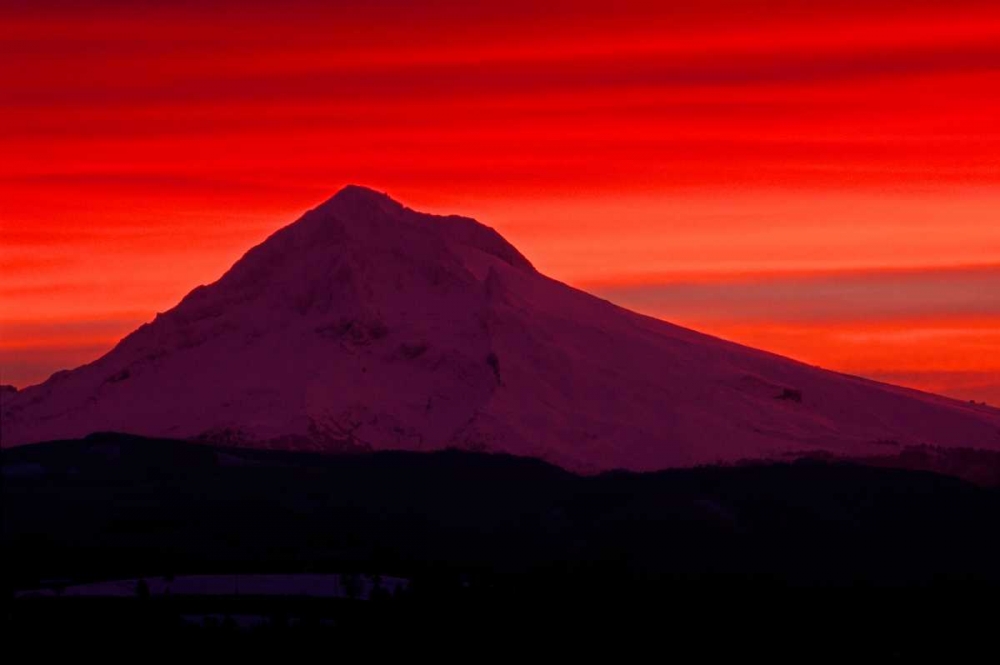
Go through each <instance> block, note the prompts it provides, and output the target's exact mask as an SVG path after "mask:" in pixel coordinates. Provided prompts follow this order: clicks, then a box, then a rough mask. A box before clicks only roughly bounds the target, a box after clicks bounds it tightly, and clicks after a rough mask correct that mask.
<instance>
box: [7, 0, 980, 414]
mask: <svg viewBox="0 0 1000 665" xmlns="http://www.w3.org/2000/svg"><path fill="white" fill-rule="evenodd" d="M542 4H544V8H539V7H538V6H536V5H542ZM209 5H210V6H209ZM612 6H613V7H614V9H613V11H612ZM0 57H2V60H3V62H4V66H3V67H2V68H0V157H2V158H0V275H2V280H0V382H3V383H13V384H15V385H20V386H23V385H27V384H30V383H34V382H37V381H40V380H42V379H44V378H45V377H47V376H48V374H50V373H51V372H52V371H54V370H56V369H61V368H63V367H67V366H75V365H77V364H80V363H82V362H85V361H88V360H92V359H94V358H95V357H97V356H98V355H100V354H101V353H102V352H103V351H105V350H107V349H108V348H109V347H110V346H111V345H112V344H113V343H114V342H115V341H116V340H117V339H118V338H120V337H121V336H122V335H124V334H126V333H127V332H129V331H130V330H131V329H132V328H134V327H135V326H136V325H138V324H139V323H141V322H143V321H146V320H149V319H150V318H151V317H152V316H153V314H154V313H155V312H156V311H163V310H165V309H167V308H169V307H171V306H173V305H174V304H176V302H177V301H178V300H179V299H180V298H181V297H182V296H183V295H184V294H185V293H186V292H187V291H188V290H190V289H191V288H192V287H193V286H195V285H197V284H200V283H205V282H209V281H212V280H214V279H216V278H217V277H218V276H219V275H221V273H222V272H223V271H225V269H226V268H228V266H229V265H231V264H232V263H233V261H235V260H236V259H237V258H238V257H239V256H240V255H241V254H242V252H243V251H245V250H246V249H247V248H248V247H249V246H251V245H252V244H255V243H257V242H259V241H260V240H262V239H263V238H264V237H266V236H267V235H268V234H269V233H270V232H271V231H273V230H274V229H275V228H277V227H278V226H281V225H283V224H285V223H288V222H290V221H292V220H293V219H295V218H296V217H297V216H298V215H299V214H300V213H301V212H302V211H304V210H305V209H307V208H309V207H311V206H313V205H315V204H316V203H318V202H319V201H321V200H323V199H325V198H327V197H328V196H329V195H331V194H332V193H333V192H334V191H335V190H336V189H338V188H339V187H340V186H342V185H344V184H346V183H350V182H354V183H359V184H365V185H369V186H372V187H375V188H377V189H380V190H383V191H387V192H388V193H390V194H391V195H392V196H394V197H395V198H397V199H400V200H401V201H403V202H404V203H406V204H408V205H410V206H412V207H415V208H417V209H421V210H430V211H437V212H456V213H462V214H467V215H471V216H474V217H476V218H478V219H480V220H482V221H484V222H486V223H488V224H490V225H492V226H494V227H496V228H497V229H498V230H499V231H500V232H501V233H503V234H504V235H505V236H506V237H507V238H508V239H509V240H511V241H512V242H513V243H514V244H515V245H516V246H518V247H519V248H520V249H521V250H522V251H523V252H524V253H525V254H526V255H528V256H529V258H531V260H532V261H533V262H534V263H535V264H536V265H537V266H538V267H539V268H540V269H541V270H542V271H544V272H546V273H548V274H550V275H552V276H554V277H557V278H559V279H562V280H564V281H567V282H569V283H571V284H574V285H577V286H580V287H583V288H586V289H588V290H591V291H594V292H596V293H598V294H600V295H603V296H604V297H607V298H610V299H612V300H614V301H616V302H619V303H621V304H623V305H626V306H628V307H631V308H634V309H639V310H641V311H644V312H647V313H651V314H654V315H657V316H661V317H663V318H667V319H669V320H672V321H674V322H677V323H681V324H684V325H689V326H692V327H695V328H698V329H701V330H704V331H707V332H711V333H714V334H718V335H721V336H724V337H728V338H731V339H735V340H737V341H741V342H745V343H748V344H752V345H755V346H760V347H763V348H767V349H770V350H774V351H777V352H780V353H784V354H787V355H791V356H793V357H797V358H800V359H802V360H805V361H807V362H810V363H815V364H819V365H823V366H826V367H829V368H833V369H839V370H843V371H848V372H852V373H859V374H864V375H867V376H872V377H875V378H880V379H885V380H891V381H894V382H899V383H904V384H907V385H912V386H916V387H921V388H926V389H930V390H935V391H940V392H945V393H948V394H951V395H954V396H957V397H961V398H965V399H977V400H987V401H990V402H992V403H995V404H997V403H1000V186H998V185H1000V4H997V3H996V2H982V3H976V2H961V1H957V2H948V3H942V2H921V1H909V2H897V1H890V0H869V1H867V2H860V1H858V2H855V1H851V0H842V1H836V2H835V1H832V0H817V1H815V2H763V1H755V0H750V1H745V2H732V1H727V0H709V1H700V2H696V3H694V2H685V3H679V2H678V3H670V2H663V1H661V2H624V3H623V2H616V3H607V2H591V1H590V0H577V1H576V2H547V3H536V2H522V1H515V2H503V3H491V4H489V5H488V6H486V3H469V2H453V1H442V2H425V3H419V2H379V1H377V0H371V1H369V2H365V3H336V2H324V3H318V2H317V3H304V2H300V1H297V0H286V1H284V2H280V3H278V2H275V3H262V2H253V1H250V2H223V3H203V2H189V1H175V2H162V3H133V2H119V1H111V2H100V1H95V2H69V1H66V2H45V1H41V2H39V1H34V2H26V1H11V0H3V2H2V3H0Z"/></svg>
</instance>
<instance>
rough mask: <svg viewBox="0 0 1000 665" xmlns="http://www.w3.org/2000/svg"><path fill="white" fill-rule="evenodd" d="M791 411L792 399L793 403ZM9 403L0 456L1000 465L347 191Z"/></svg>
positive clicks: (833, 377)
mask: <svg viewBox="0 0 1000 665" xmlns="http://www.w3.org/2000/svg"><path fill="white" fill-rule="evenodd" d="M782 396H784V398H782ZM0 399H2V443H3V445H5V446H7V445H17V444H23V443H30V442H34V441H42V440H49V439H56V438H75V437H80V436H84V435H86V434H88V433H90V432H93V431H108V430H115V431H124V432H131V433H136V434H144V435H150V436H164V437H174V438H201V439H207V440H213V441H223V442H230V443H238V444H241V445H252V446H261V447H294V448H310V449H312V448H315V449H324V450H359V449H385V448H400V449H411V450H430V449H435V448H442V447H447V446H457V447H462V448H471V449H479V450H497V451H507V452H512V453H516V454H522V455H531V456H536V457H541V458H544V459H546V460H549V461H552V462H555V463H557V464H560V465H562V466H565V467H567V468H570V469H575V470H583V471H593V470H597V469H604V468H612V467H625V468H630V469H637V470H643V469H654V468H663V467H668V466H676V465H691V464H697V463H704V462H713V461H718V460H736V459H742V458H754V457H762V456H768V457H770V456H779V455H786V454H792V455H795V454H800V453H804V452H813V451H817V450H825V451H829V452H832V453H836V454H842V455H850V456H859V455H862V456H863V455H883V454H885V453H886V452H892V450H894V449H898V448H901V447H903V446H908V445H919V444H928V445H934V446H943V447H969V448H984V449H991V450H1000V411H997V410H994V409H990V408H988V407H984V406H977V405H971V404H966V403H962V402H957V401H954V400H950V399H946V398H943V397H938V396H934V395H929V394H925V393H920V392H917V391H912V390H907V389H903V388H898V387H894V386H889V385H885V384H879V383H875V382H872V381H867V380H864V379H860V378H855V377H851V376H846V375H842V374H837V373H834V372H828V371H824V370H821V369H818V368H815V367H811V366H807V365H804V364H801V363H798V362H795V361H792V360H789V359H786V358H782V357H779V356H775V355H773V354H769V353H765V352H762V351H757V350H754V349H750V348H746V347H742V346H739V345H736V344H732V343H729V342H725V341H722V340H719V339H716V338H713V337H709V336H706V335H702V334H699V333H696V332H693V331H690V330H686V329H684V328H680V327H677V326H674V325H671V324H669V323H665V322H663V321H659V320H656V319H652V318H649V317H645V316H641V315H638V314H635V313H633V312H629V311H627V310H624V309H622V308H620V307H617V306H615V305H612V304H611V303H608V302H606V301H604V300H600V299H598V298H595V297H593V296H590V295H588V294H586V293H583V292H581V291H578V290H576V289H573V288H571V287H569V286H566V285H565V284H561V283H559V282H557V281H554V280H552V279H549V278H547V277H545V276H544V275H542V274H540V273H538V272H537V271H536V270H535V269H534V268H533V267H532V266H531V264H530V263H529V262H528V261H527V259H525V258H524V257H523V256H522V255H521V254H520V253H519V252H518V251H517V250H516V249H515V248H514V247H513V246H511V245H510V244H509V243H507V242H506V241H505V240H504V239H503V238H502V237H501V236H500V235H499V234H497V233H496V232H495V231H493V230H492V229H490V228H488V227H485V226H483V225H480V224H478V223H477V222H475V221H473V220H470V219H466V218H461V217H438V216H432V215H424V214H420V213H417V212H414V211H412V210H409V209H407V208H404V207H403V206H401V205H400V204H398V203H396V202H395V201H393V200H391V199H390V198H388V197H387V196H385V195H382V194H378V193H376V192H373V191H371V190H368V189H364V188H360V187H348V188H345V189H344V190H342V191H340V192H339V193H338V194H337V195H336V196H334V197H333V198H332V199H330V200H329V201H327V202H326V203H324V204H323V205H321V206H319V207H318V208H316V209H314V210H311V211H309V212H308V213H306V214H305V215H304V216H303V217H302V218H301V219H299V220H298V221H297V222H295V223H294V224H291V225H290V226H288V227H285V228H283V229H281V230H280V231H278V232H277V233H275V234H274V235H272V236H271V237H270V238H269V239H268V240H266V241H265V242H264V243H262V244H261V245H259V246H257V247H255V248H253V249H251V250H250V251H249V252H248V253H247V254H246V255H245V256H244V257H243V258H242V259H240V260H239V261H238V262H237V263H236V264H235V265H234V266H233V267H232V268H231V269H230V270H229V272H227V273H226V274H225V275H224V276H223V277H222V278H221V279H220V280H219V281H217V282H215V283H214V284H211V285H209V286H200V287H198V288H196V289H195V290H194V291H192V292H191V293H190V294H188V296H187V297H185V298H184V300H183V301H181V303H180V304H179V305H178V306H177V307H175V308H174V309H172V310H171V311H169V312H167V313H165V314H161V315H158V316H157V317H156V319H155V320H154V321H152V322H151V323H148V324H146V325H143V326H142V327H140V328H139V329H138V330H136V331H135V332H133V333H132V334H131V335H129V336H128V337H126V338H125V339H124V340H122V342H121V343H119V344H118V346H116V347H115V348H114V349H113V350H112V351H110V352H109V353H108V354H107V355H105V356H104V357H102V358H100V359H99V360H97V361H95V362H93V363H91V364H89V365H85V366H83V367H80V368H77V369H75V370H72V371H68V372H60V373H57V374H56V375H53V377H52V378H50V379H49V380H48V381H46V382H45V383H43V384H40V385H38V386H33V387H30V388H26V389H24V390H22V391H19V392H16V393H11V392H9V391H4V392H3V393H2V394H0Z"/></svg>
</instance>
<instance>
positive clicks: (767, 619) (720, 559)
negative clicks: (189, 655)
mask: <svg viewBox="0 0 1000 665" xmlns="http://www.w3.org/2000/svg"><path fill="white" fill-rule="evenodd" d="M2 462H3V569H4V576H3V582H4V599H5V600H4V602H5V609H4V615H3V622H4V628H3V631H2V632H3V634H4V636H5V637H4V639H5V642H6V643H7V644H8V645H13V644H19V643H20V644H23V645H30V644H35V643H38V642H39V641H44V640H47V639H50V638H51V637H52V636H54V635H58V636H75V637H76V638H79V637H102V638H103V637H112V636H116V635H121V634H126V633H127V634H128V635H131V636H145V637H150V638H154V637H156V638H164V639H166V638H167V637H169V638H171V639H174V638H180V637H188V638H191V639H205V638H210V637H214V638H222V637H226V638H233V637H236V636H239V637H240V640H241V642H242V643H244V644H249V643H254V642H255V641H257V642H262V641H273V640H277V639H280V638H287V637H294V639H295V640H296V642H297V643H304V642H308V641H309V640H312V639H318V640H321V641H328V640H330V639H334V640H335V642H336V644H338V645H339V646H338V648H362V649H373V650H376V651H386V650H390V649H397V648H399V649H404V650H405V649H406V648H413V647H414V646H415V645H417V644H419V643H421V642H425V641H429V642H433V643H437V644H448V645H452V646H454V645H463V644H468V645H473V646H474V648H476V649H478V650H479V651H476V652H471V653H485V652H487V651H490V650H493V649H496V648H501V647H511V646H513V645H514V644H517V643H519V642H521V641H526V640H529V639H530V640H531V641H532V643H538V641H539V640H541V639H542V638H544V641H546V642H549V643H550V644H559V645H561V646H560V648H565V647H566V646H569V645H571V646H573V647H574V648H582V649H591V648H592V647H593V648H597V646H598V645H601V644H603V645H609V644H610V645H612V648H614V649H616V650H617V652H618V653H621V652H622V650H623V649H626V648H629V647H631V646H634V645H639V644H643V645H648V644H650V643H655V644H658V645H659V646H660V648H662V649H663V650H664V651H663V653H666V652H667V651H670V652H671V653H677V652H679V651H681V650H683V651H686V652H690V651H695V652H697V653H702V654H709V655H711V654H745V653H764V654H770V655H772V656H777V655H782V656H789V657H793V658H805V659H807V660H818V659H825V658H827V657H829V658H839V657H844V656H893V655H895V656H900V657H907V656H912V655H917V656H927V655H928V654H937V655H940V656H953V655H955V654H956V653H968V654H977V653H981V650H982V649H994V648H996V644H995V641H994V640H995V638H996V626H997V625H1000V623H998V619H1000V601H998V600H997V598H998V595H997V594H998V591H1000V534H998V531H1000V529H998V527H1000V492H998V491H997V489H995V488H990V487H983V486H977V485H973V484H970V483H967V482H965V481H961V480H958V479H955V478H951V477H946V476H940V475H935V474H931V473H926V472H920V471H902V470H892V469H883V468H875V467H867V466H859V465H850V464H832V463H824V462H806V461H803V462H797V463H792V464H772V465H743V466H734V467H707V468H698V469H687V470H673V471H664V472H660V473H649V474H634V473H624V472H622V473H606V474H602V475H599V476H591V477H580V476H575V475H572V474H569V473H566V472H564V471H562V470H560V469H558V468H556V467H552V466H549V465H547V464H545V463H543V462H539V461H535V460H530V459H521V458H514V457H506V456H497V455H484V454H475V453H466V452H442V453H429V454H411V453H377V454H369V455H354V456H321V455H312V454H302V453H284V452H264V451H250V450H237V449H224V448H214V447H209V446H205V445H198V444H191V443H184V442H176V441H162V440H148V439H140V438H136V437H127V436H122V435H113V434H109V435H94V436H91V437H88V438H87V439H85V440H81V441H61V442H52V443H46V444H37V445H32V446H27V447H21V448H15V449H11V450H4V451H3V453H2ZM265 573H282V574H296V573H300V574H305V573H308V574H320V573H341V574H348V575H353V574H368V575H373V574H377V575H386V576H393V577H394V578H404V579H406V580H409V585H408V587H407V588H406V589H405V590H396V591H395V592H394V593H391V594H390V593H380V594H376V595H375V596H372V597H370V598H368V599H361V598H355V597H353V596H352V597H337V598H316V597H308V598H307V597H302V596H294V595H290V596H289V597H287V598H286V597H274V596H271V597H266V598H265V597H259V596H255V595H253V594H245V595H240V594H233V595H231V596H225V595H221V596H220V595H215V596H211V597H207V596H197V595H187V596H185V595H181V594H177V595H169V594H168V595H162V594H160V595H157V594H150V593H148V592H147V590H146V589H144V588H141V586H144V583H143V585H137V589H136V593H135V595H134V596H132V597H82V596H69V595H65V594H63V593H61V590H64V589H66V588H67V587H72V585H74V584H80V583H84V582H92V581H100V580H117V579H133V578H134V579H140V578H144V577H153V576H158V577H161V578H162V577H163V576H166V577H167V579H172V578H173V577H174V576H177V577H182V576H185V575H192V574H199V575H206V574H219V575H232V574H244V575H255V574H256V575H260V574H265ZM32 589H34V590H38V589H49V590H54V591H49V592H48V595H45V596H42V597H38V595H33V594H25V593H24V591H25V590H32ZM246 616H253V617H258V618H262V620H261V621H260V622H258V623H257V624H255V627H252V628H247V627H246V625H245V624H241V623H240V622H239V621H236V620H235V619H234V617H246ZM192 617H194V619H192ZM241 626H242V627H241ZM470 648H473V647H470ZM471 653H470V655H471Z"/></svg>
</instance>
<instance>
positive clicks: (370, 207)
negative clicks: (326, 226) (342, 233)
mask: <svg viewBox="0 0 1000 665" xmlns="http://www.w3.org/2000/svg"><path fill="white" fill-rule="evenodd" d="M319 209H320V210H335V211H338V212H342V213H346V214H348V215H352V214H358V213H370V212H381V213H385V214H398V213H400V212H402V211H404V210H405V209H406V208H405V206H403V204H401V203H400V202H399V201H396V200H395V199H393V198H392V197H391V196H389V195H388V194H386V193H384V192H379V191H377V190H374V189H372V188H370V187H364V186H362V185H345V186H344V187H342V188H341V189H340V190H339V191H338V192H337V193H336V194H334V195H333V196H331V197H330V198H329V199H327V200H326V201H325V202H324V203H323V204H322V205H320V206H319Z"/></svg>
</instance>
